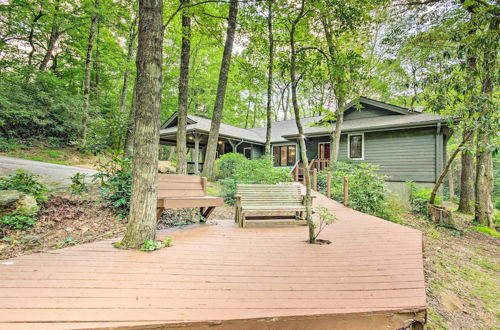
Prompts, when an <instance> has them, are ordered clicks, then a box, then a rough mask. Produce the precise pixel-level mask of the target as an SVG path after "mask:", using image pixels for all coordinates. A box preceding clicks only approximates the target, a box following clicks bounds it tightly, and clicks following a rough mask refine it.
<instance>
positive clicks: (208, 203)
mask: <svg viewBox="0 0 500 330" xmlns="http://www.w3.org/2000/svg"><path fill="white" fill-rule="evenodd" d="M217 206H224V199H223V198H221V197H213V196H207V178H202V177H199V176H196V175H177V174H158V202H157V206H156V217H157V218H158V219H159V218H160V215H161V213H162V212H163V210H164V209H181V208H194V207H196V208H198V207H199V208H200V212H201V215H202V216H203V217H204V218H205V219H206V218H208V216H209V215H210V213H212V211H213V210H214V208H215V207H217Z"/></svg>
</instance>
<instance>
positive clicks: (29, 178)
mask: <svg viewBox="0 0 500 330" xmlns="http://www.w3.org/2000/svg"><path fill="white" fill-rule="evenodd" d="M38 177H39V175H35V174H33V173H30V172H27V171H24V170H21V169H18V170H17V171H16V173H15V174H10V175H9V176H8V177H6V178H0V190H19V191H22V192H25V193H27V194H30V195H33V197H35V199H36V201H37V203H38V204H40V203H43V202H45V201H46V200H47V196H46V194H45V193H46V192H47V187H45V186H44V185H43V184H41V183H40V182H39V181H38V180H36V178H38Z"/></svg>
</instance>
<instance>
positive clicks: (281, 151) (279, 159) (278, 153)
mask: <svg viewBox="0 0 500 330" xmlns="http://www.w3.org/2000/svg"><path fill="white" fill-rule="evenodd" d="M295 159H296V147H295V146H294V145H288V146H274V147H273V164H274V166H293V165H295Z"/></svg>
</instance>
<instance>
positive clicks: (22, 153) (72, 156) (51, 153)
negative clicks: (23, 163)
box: [0, 145, 99, 166]
mask: <svg viewBox="0 0 500 330" xmlns="http://www.w3.org/2000/svg"><path fill="white" fill-rule="evenodd" d="M0 155H2V156H8V157H14V158H21V159H27V160H34V161H38V162H44V163H52V164H59V165H69V166H71V165H81V164H91V165H94V164H97V163H98V162H99V157H97V156H93V155H91V154H87V153H82V152H81V151H79V150H78V149H76V148H73V147H65V148H59V149H58V148H53V147H49V146H44V145H38V146H35V147H29V148H28V147H25V148H21V147H20V148H16V149H15V150H10V151H7V152H1V153H0Z"/></svg>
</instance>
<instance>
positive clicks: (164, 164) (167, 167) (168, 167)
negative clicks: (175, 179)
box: [158, 160, 175, 173]
mask: <svg viewBox="0 0 500 330" xmlns="http://www.w3.org/2000/svg"><path fill="white" fill-rule="evenodd" d="M158 171H159V172H160V173H175V167H173V166H172V164H171V163H170V162H169V161H167V160H160V161H159V162H158Z"/></svg>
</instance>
